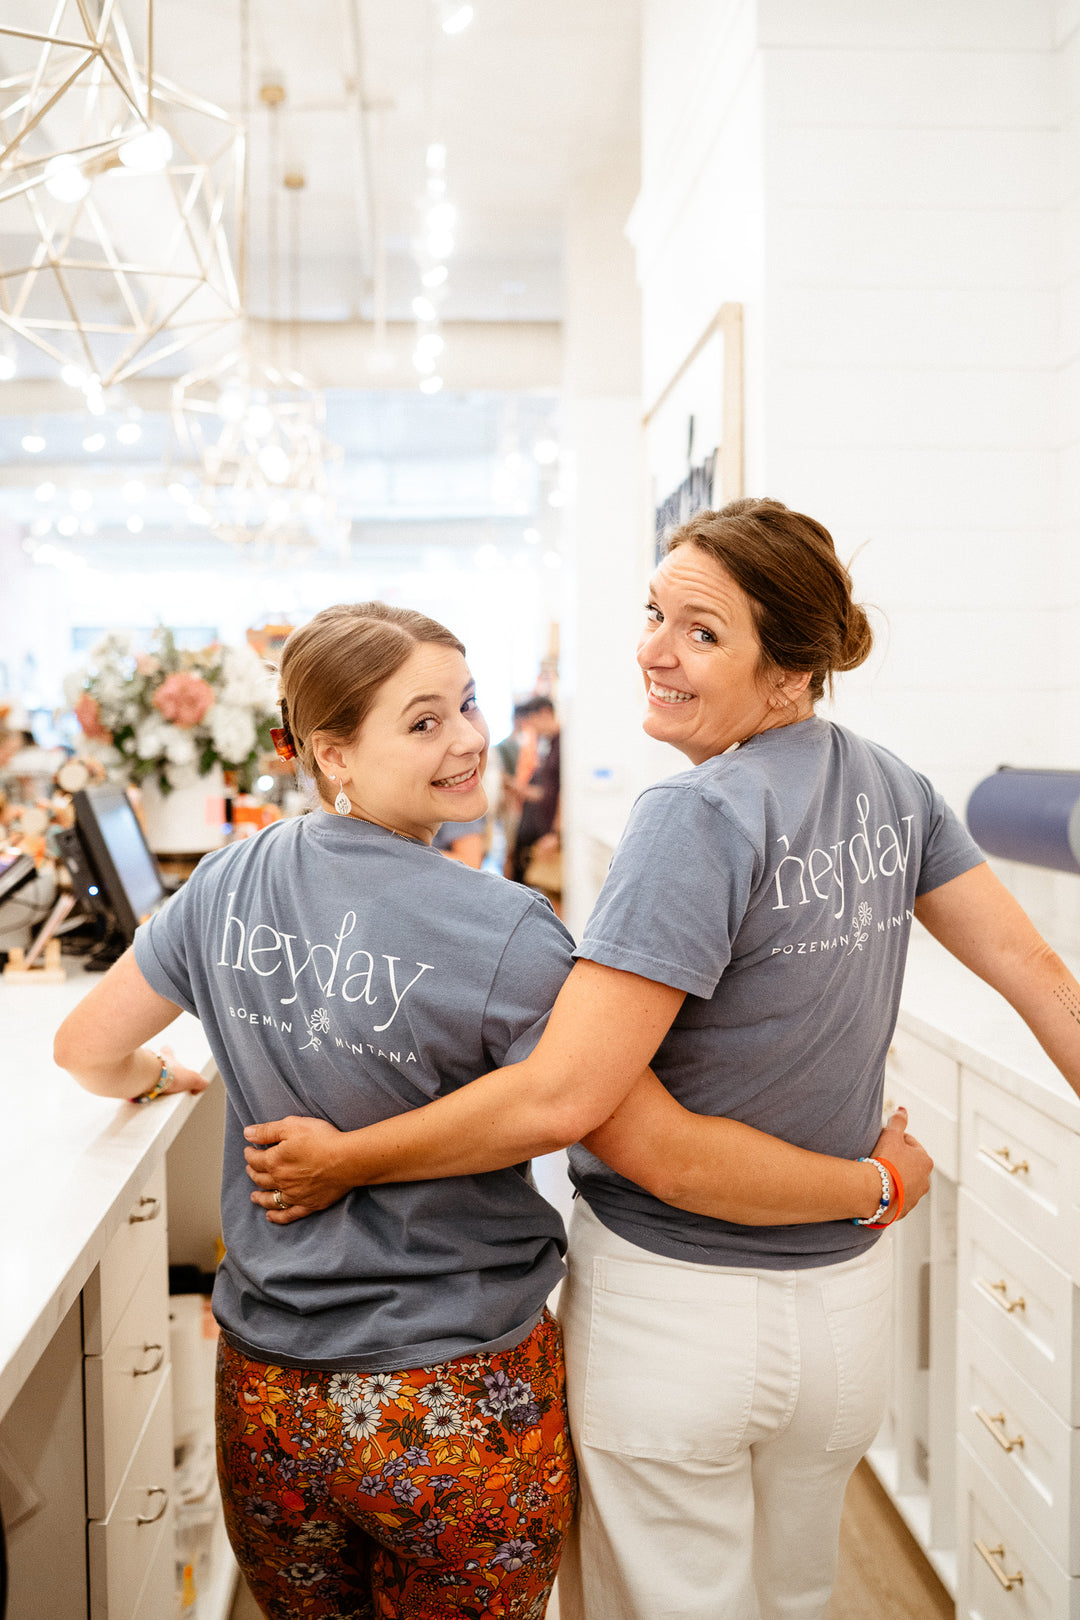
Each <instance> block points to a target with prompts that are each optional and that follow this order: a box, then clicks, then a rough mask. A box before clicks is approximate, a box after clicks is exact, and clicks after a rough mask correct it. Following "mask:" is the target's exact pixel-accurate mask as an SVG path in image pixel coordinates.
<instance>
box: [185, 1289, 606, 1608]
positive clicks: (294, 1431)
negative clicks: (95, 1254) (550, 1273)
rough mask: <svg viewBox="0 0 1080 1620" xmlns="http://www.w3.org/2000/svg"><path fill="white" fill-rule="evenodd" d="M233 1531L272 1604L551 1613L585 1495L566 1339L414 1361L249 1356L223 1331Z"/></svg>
mask: <svg viewBox="0 0 1080 1620" xmlns="http://www.w3.org/2000/svg"><path fill="white" fill-rule="evenodd" d="M217 1433H218V1473H219V1476H220V1480H221V1494H222V1498H223V1500H224V1504H225V1519H226V1523H227V1525H228V1531H229V1539H230V1541H231V1542H232V1546H233V1551H234V1552H235V1554H236V1559H237V1562H238V1563H239V1565H240V1568H241V1569H242V1571H243V1573H244V1576H245V1578H246V1580H247V1583H248V1585H249V1586H250V1588H251V1590H252V1593H253V1594H254V1596H255V1598H256V1600H257V1601H258V1603H259V1605H260V1607H261V1608H262V1610H263V1612H264V1614H266V1615H267V1616H268V1617H269V1620H299V1617H301V1616H302V1617H304V1620H308V1617H310V1620H346V1617H348V1620H360V1617H372V1620H374V1617H376V1616H377V1617H380V1620H384V1617H390V1616H393V1617H394V1620H442V1617H454V1616H462V1617H468V1620H480V1617H484V1620H487V1617H488V1616H493V1617H495V1616H497V1617H498V1620H540V1617H541V1616H542V1615H543V1613H544V1610H545V1608H546V1607H547V1602H548V1598H549V1597H550V1595H551V1587H552V1583H553V1581H554V1579H555V1572H556V1570H557V1569H558V1565H559V1558H560V1555H561V1553H562V1544H563V1538H564V1536H565V1535H566V1532H567V1530H568V1528H569V1525H570V1519H571V1515H572V1513H573V1509H574V1501H575V1496H576V1489H577V1482H576V1475H575V1471H574V1459H573V1453H572V1451H571V1448H570V1436H569V1432H568V1430H567V1424H566V1402H565V1394H564V1381H563V1355H562V1339H561V1336H560V1333H559V1328H558V1324H557V1323H556V1322H555V1321H554V1320H553V1319H552V1318H551V1317H550V1316H549V1315H548V1313H547V1312H546V1311H545V1313H544V1315H543V1317H542V1318H541V1320H540V1322H539V1323H538V1324H537V1326H536V1327H535V1328H534V1329H533V1331H532V1333H531V1334H530V1335H529V1337H528V1338H527V1339H525V1340H524V1341H523V1343H521V1344H519V1345H517V1346H516V1347H515V1348H514V1349H513V1350H501V1351H498V1352H496V1353H494V1354H489V1355H484V1354H480V1355H475V1356H471V1357H463V1358H461V1359H460V1360H456V1361H448V1362H443V1363H442V1364H441V1365H439V1366H436V1367H421V1368H414V1369H412V1370H411V1371H408V1372H393V1373H390V1372H379V1373H367V1374H364V1373H354V1372H318V1371H311V1370H308V1369H301V1368H296V1367H273V1366H268V1365H266V1364H265V1363H263V1362H258V1361H251V1360H249V1359H248V1358H247V1357H246V1356H244V1355H242V1354H240V1352H239V1351H237V1350H235V1349H234V1348H232V1346H230V1345H229V1344H227V1343H226V1341H225V1339H224V1338H222V1339H221V1340H220V1341H219V1349H218V1376H217Z"/></svg>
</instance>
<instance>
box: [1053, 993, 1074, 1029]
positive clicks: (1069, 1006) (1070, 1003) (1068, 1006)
mask: <svg viewBox="0 0 1080 1620" xmlns="http://www.w3.org/2000/svg"><path fill="white" fill-rule="evenodd" d="M1054 995H1055V996H1056V997H1057V999H1058V1001H1060V1002H1061V1005H1062V1006H1063V1007H1064V1008H1065V1011H1066V1012H1067V1013H1068V1014H1069V1016H1070V1018H1074V1019H1075V1020H1076V1022H1077V1023H1078V1024H1080V995H1077V993H1076V991H1075V990H1074V989H1073V987H1072V985H1071V984H1059V985H1058V987H1057V989H1056V990H1055V991H1054Z"/></svg>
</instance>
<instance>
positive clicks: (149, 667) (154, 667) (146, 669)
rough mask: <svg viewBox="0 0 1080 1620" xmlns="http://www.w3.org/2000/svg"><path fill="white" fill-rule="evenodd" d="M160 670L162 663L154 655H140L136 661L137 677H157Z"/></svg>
mask: <svg viewBox="0 0 1080 1620" xmlns="http://www.w3.org/2000/svg"><path fill="white" fill-rule="evenodd" d="M160 668H161V663H160V661H159V660H158V659H157V658H155V657H154V655H153V653H145V652H144V653H140V654H139V656H138V657H137V658H136V660H135V673H136V675H156V674H157V672H158V670H159V669H160Z"/></svg>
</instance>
